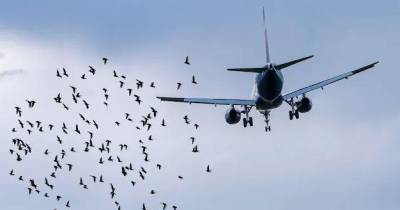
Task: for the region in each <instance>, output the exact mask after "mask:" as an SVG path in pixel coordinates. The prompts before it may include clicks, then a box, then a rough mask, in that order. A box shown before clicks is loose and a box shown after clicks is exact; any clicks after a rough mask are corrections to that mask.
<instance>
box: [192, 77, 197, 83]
mask: <svg viewBox="0 0 400 210" xmlns="http://www.w3.org/2000/svg"><path fill="white" fill-rule="evenodd" d="M192 83H193V84H195V85H197V84H198V83H197V81H196V78H195V77H194V75H193V76H192Z"/></svg>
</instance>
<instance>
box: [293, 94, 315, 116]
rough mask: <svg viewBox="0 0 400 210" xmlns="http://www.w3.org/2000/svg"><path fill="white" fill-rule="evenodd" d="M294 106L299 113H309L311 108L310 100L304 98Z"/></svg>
mask: <svg viewBox="0 0 400 210" xmlns="http://www.w3.org/2000/svg"><path fill="white" fill-rule="evenodd" d="M296 106H297V110H298V111H299V112H300V113H305V112H309V111H310V110H311V108H312V102H311V99H309V98H307V97H304V98H302V99H301V100H300V101H299V102H296Z"/></svg>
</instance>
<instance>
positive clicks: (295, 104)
mask: <svg viewBox="0 0 400 210" xmlns="http://www.w3.org/2000/svg"><path fill="white" fill-rule="evenodd" d="M263 23H264V38H265V53H266V61H267V63H266V65H265V66H263V67H259V68H229V69H227V70H228V71H237V72H247V73H256V74H257V75H256V77H255V82H254V86H253V94H252V99H248V100H244V99H213V98H177V97H157V98H158V99H160V100H161V101H171V102H182V103H189V104H192V103H198V104H211V105H228V106H229V108H228V110H227V112H226V114H225V121H226V122H227V123H228V124H237V123H238V122H239V121H240V120H241V115H242V114H244V115H245V117H244V118H243V127H247V125H249V126H253V118H252V117H249V112H250V111H251V109H252V108H253V107H255V108H256V110H258V111H259V112H260V113H261V114H262V115H264V117H265V123H266V126H265V131H266V132H268V131H271V126H270V124H269V122H270V120H269V117H270V113H271V111H272V110H273V109H276V108H278V107H280V106H281V105H282V104H283V102H286V103H287V104H288V105H289V106H290V107H291V110H290V111H289V119H290V120H293V119H294V118H295V119H299V113H306V112H309V111H310V110H311V108H312V102H311V99H310V98H308V97H307V96H306V94H307V93H308V92H310V91H313V90H317V89H323V88H324V87H325V86H327V85H329V84H332V83H335V82H337V81H340V80H342V79H348V78H349V77H351V76H353V75H356V74H358V73H360V72H363V71H365V70H368V69H370V68H372V67H374V66H375V65H376V64H378V63H379V61H377V62H374V63H371V64H369V65H366V66H363V67H361V68H358V69H356V70H353V71H349V72H347V73H343V74H340V75H338V76H335V77H332V78H329V79H327V80H324V81H321V82H318V83H315V84H312V85H310V86H307V87H304V88H301V89H299V90H296V91H293V92H290V93H287V94H284V95H282V87H283V83H284V80H283V74H282V70H283V69H284V68H287V67H289V66H292V65H294V64H297V63H299V62H302V61H305V60H307V59H310V58H312V57H313V55H310V56H307V57H303V58H299V59H295V60H292V61H289V62H286V63H281V64H275V63H272V62H271V60H270V54H269V45H268V36H267V27H266V21H265V10H264V8H263ZM299 96H301V99H299V98H298V97H299ZM235 106H240V107H241V108H243V110H238V109H236V108H235Z"/></svg>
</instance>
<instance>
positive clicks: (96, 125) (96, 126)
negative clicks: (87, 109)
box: [93, 120, 99, 129]
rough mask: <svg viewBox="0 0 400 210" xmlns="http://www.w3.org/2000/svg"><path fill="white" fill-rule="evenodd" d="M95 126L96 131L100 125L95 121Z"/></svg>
mask: <svg viewBox="0 0 400 210" xmlns="http://www.w3.org/2000/svg"><path fill="white" fill-rule="evenodd" d="M93 125H94V127H95V128H96V129H99V125H98V124H97V122H96V121H94V120H93Z"/></svg>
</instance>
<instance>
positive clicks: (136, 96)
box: [133, 94, 142, 104]
mask: <svg viewBox="0 0 400 210" xmlns="http://www.w3.org/2000/svg"><path fill="white" fill-rule="evenodd" d="M133 96H135V101H136V102H138V104H140V103H141V102H142V101H141V100H140V96H138V95H136V94H135V95H133Z"/></svg>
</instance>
